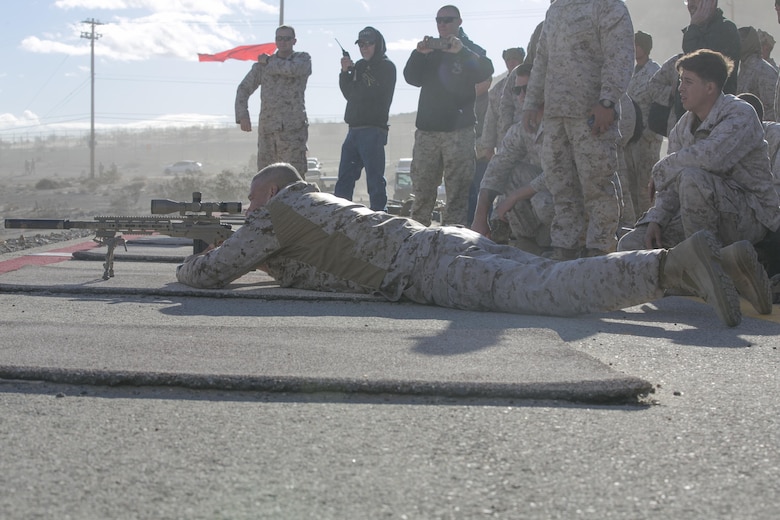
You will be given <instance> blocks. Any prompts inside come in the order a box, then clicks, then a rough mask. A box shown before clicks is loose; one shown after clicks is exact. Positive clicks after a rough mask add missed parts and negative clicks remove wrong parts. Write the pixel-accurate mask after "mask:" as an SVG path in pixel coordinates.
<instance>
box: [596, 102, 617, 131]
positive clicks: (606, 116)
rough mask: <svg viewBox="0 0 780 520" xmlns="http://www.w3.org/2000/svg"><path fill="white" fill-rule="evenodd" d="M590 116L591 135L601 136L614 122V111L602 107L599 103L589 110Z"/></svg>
mask: <svg viewBox="0 0 780 520" xmlns="http://www.w3.org/2000/svg"><path fill="white" fill-rule="evenodd" d="M590 115H592V116H593V125H591V128H590V133H591V134H593V135H601V134H603V133H604V132H606V131H607V130H609V127H610V126H612V123H614V122H615V109H614V108H606V107H603V106H601V105H600V104H599V103H596V105H595V106H594V107H593V108H592V109H591V110H590Z"/></svg>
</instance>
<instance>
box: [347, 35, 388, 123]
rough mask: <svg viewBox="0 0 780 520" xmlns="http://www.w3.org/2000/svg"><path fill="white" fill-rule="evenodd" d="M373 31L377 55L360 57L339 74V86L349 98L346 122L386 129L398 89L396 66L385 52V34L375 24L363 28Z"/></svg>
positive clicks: (375, 53)
mask: <svg viewBox="0 0 780 520" xmlns="http://www.w3.org/2000/svg"><path fill="white" fill-rule="evenodd" d="M366 31H370V32H372V33H373V34H374V38H373V39H374V41H375V42H376V43H375V47H374V55H373V56H372V57H371V59H370V60H365V59H361V60H359V61H358V62H357V63H355V67H354V68H353V69H351V70H347V71H343V72H341V74H339V88H341V93H342V94H343V95H344V98H345V99H346V100H347V108H346V109H345V111H344V121H345V122H346V123H347V124H348V125H349V126H350V128H353V127H360V126H375V127H379V128H384V129H385V130H387V129H388V128H389V127H388V124H387V121H388V117H389V113H390V104H391V103H392V102H393V93H394V92H395V78H396V72H395V65H394V64H393V62H392V61H390V60H389V59H388V58H387V55H386V54H385V53H386V52H387V47H386V45H385V39H384V37H383V36H382V33H380V32H379V31H377V30H376V29H374V28H373V27H366V28H365V29H363V30H362V31H360V33H361V35H362V34H364V33H365V32H366Z"/></svg>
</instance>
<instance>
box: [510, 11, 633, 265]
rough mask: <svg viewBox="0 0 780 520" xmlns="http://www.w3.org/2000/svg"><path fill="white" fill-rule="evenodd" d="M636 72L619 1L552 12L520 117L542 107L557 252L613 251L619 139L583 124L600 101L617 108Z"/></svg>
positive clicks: (610, 132)
mask: <svg viewBox="0 0 780 520" xmlns="http://www.w3.org/2000/svg"><path fill="white" fill-rule="evenodd" d="M633 65H634V28H633V25H632V23H631V17H630V15H629V13H628V9H627V8H626V5H625V4H624V3H623V2H622V1H621V0H556V1H555V2H553V3H552V4H551V5H550V8H549V10H548V11H547V17H546V18H545V21H544V26H543V28H542V34H541V38H540V39H539V45H538V47H537V49H536V58H535V60H534V69H533V73H532V74H531V78H530V83H529V84H528V94H527V95H526V98H525V105H524V109H539V108H540V107H542V106H544V125H545V126H544V129H545V130H544V132H545V136H544V145H543V153H542V163H543V164H544V168H545V175H546V180H547V187H548V188H549V189H550V192H551V193H552V195H553V200H554V203H555V218H554V219H553V223H552V228H551V231H550V233H551V237H552V245H553V246H554V247H556V248H565V249H568V250H579V249H581V247H582V246H583V245H585V246H586V247H587V248H588V249H594V250H599V251H612V250H614V248H615V245H616V238H615V234H616V232H617V228H618V220H619V215H620V208H619V201H618V198H617V193H616V188H615V185H614V183H613V176H614V174H615V172H616V171H617V140H618V136H619V132H618V129H617V124H613V125H612V126H611V127H610V129H609V130H608V131H606V132H604V133H602V134H601V135H598V136H594V135H593V134H592V133H591V128H590V126H589V125H588V123H587V119H588V116H589V113H590V111H591V109H592V108H593V107H594V106H596V105H597V103H598V102H599V100H608V101H611V102H612V103H614V104H615V105H617V103H618V101H619V99H620V97H621V96H622V95H623V94H624V93H625V91H626V88H627V87H628V82H629V81H630V80H631V74H632V71H633ZM583 242H584V244H583Z"/></svg>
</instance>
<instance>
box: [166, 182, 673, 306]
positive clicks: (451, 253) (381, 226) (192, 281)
mask: <svg viewBox="0 0 780 520" xmlns="http://www.w3.org/2000/svg"><path fill="white" fill-rule="evenodd" d="M661 258H662V250H654V251H635V252H629V253H621V254H615V255H610V256H605V257H599V258H585V259H580V260H575V261H571V262H555V261H553V260H548V259H544V258H541V257H538V256H535V255H532V254H529V253H525V252H523V251H521V250H519V249H516V248H514V247H510V246H502V245H497V244H495V243H494V242H492V241H491V240H489V239H487V238H485V237H483V236H482V235H480V234H479V233H476V232H474V231H471V230H468V229H464V228H457V227H448V226H444V227H433V228H428V227H425V226H423V225H422V224H420V223H418V222H415V221H413V220H410V219H407V218H403V217H395V216H393V215H390V214H387V213H384V212H374V211H371V210H369V209H368V208H366V207H364V206H362V205H360V204H354V203H352V202H349V201H347V200H344V199H340V198H338V197H335V196H333V195H330V194H325V193H319V191H318V190H317V187H316V186H314V185H311V184H306V183H305V182H298V183H295V184H292V185H291V186H288V187H286V188H283V189H281V190H280V191H279V193H277V194H276V195H275V196H274V197H272V198H271V200H270V201H269V202H268V203H267V205H266V206H265V207H264V208H260V209H258V210H256V211H254V212H252V213H251V214H249V215H247V223H246V224H245V225H244V226H242V227H241V228H240V229H239V230H238V231H237V232H236V233H234V234H233V235H232V236H231V237H230V238H228V239H227V240H226V241H225V242H224V243H223V244H222V245H221V246H220V247H218V248H216V249H214V250H212V251H210V252H208V253H206V254H205V255H202V256H194V257H191V258H190V259H188V261H186V262H185V263H184V264H183V265H181V266H180V267H179V268H178V270H177V273H176V276H177V279H178V280H179V282H181V283H184V284H187V285H190V286H193V287H199V288H219V287H224V286H226V285H227V284H229V283H230V282H231V281H233V280H235V279H237V278H239V277H240V276H242V275H243V274H246V273H247V272H249V271H251V270H252V269H254V268H255V267H256V266H263V269H264V270H267V272H268V273H269V274H270V275H271V276H273V277H274V278H275V279H276V280H277V281H278V282H279V284H280V285H281V286H282V287H296V288H301V289H310V290H320V291H340V292H354V293H378V294H381V295H382V296H384V297H385V298H387V299H388V300H391V301H397V300H400V299H401V298H402V297H405V298H407V299H409V300H411V301H413V302H417V303H422V304H434V305H440V306H443V307H450V308H457V309H468V310H479V311H501V312H513V313H522V314H546V315H553V316H568V315H573V314H578V313H587V312H601V311H608V310H616V309H620V308H623V307H628V306H632V305H638V304H640V303H644V302H647V301H652V300H655V299H658V298H660V297H662V295H663V290H662V289H661V288H660V279H659V278H660V275H659V272H660V262H661Z"/></svg>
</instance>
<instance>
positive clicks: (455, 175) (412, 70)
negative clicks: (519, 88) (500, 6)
mask: <svg viewBox="0 0 780 520" xmlns="http://www.w3.org/2000/svg"><path fill="white" fill-rule="evenodd" d="M462 22H463V20H461V18H460V11H459V10H458V8H457V7H455V6H452V5H446V6H444V7H442V8H441V9H439V11H438V13H437V14H436V26H437V28H438V31H439V38H430V37H427V36H426V37H425V38H424V39H423V40H422V41H420V42H419V43H418V44H417V49H415V50H414V51H412V55H411V56H410V57H409V61H407V62H406V67H405V68H404V78H405V79H406V82H407V83H409V84H410V85H414V86H415V87H421V88H420V99H419V102H418V105H417V121H416V126H417V131H416V132H415V134H414V151H413V152H412V172H411V173H412V190H413V192H414V197H415V198H414V203H413V204H412V211H411V216H412V218H413V219H415V220H417V221H418V222H420V223H422V224H425V225H429V224H430V223H431V212H432V211H433V207H434V205H435V204H436V194H437V188H438V186H439V184H441V181H442V177H443V178H444V187H445V188H446V190H447V206H446V208H445V212H444V219H443V223H445V224H462V225H465V224H466V221H467V212H468V197H469V186H470V185H471V180H472V178H473V177H474V168H475V162H476V152H475V145H476V137H475V125H476V121H477V119H476V116H475V114H474V101H475V99H476V91H475V88H474V87H475V85H476V84H477V83H481V82H483V81H485V80H486V79H488V78H489V77H491V76H492V74H493V63H492V62H491V61H490V60H489V59H488V58H487V57H486V56H485V51H484V49H482V48H481V47H479V46H478V45H476V44H474V43H473V42H471V41H470V40H469V39H468V37H467V36H466V34H465V33H464V32H463V30H462V29H461V27H460V25H461V23H462Z"/></svg>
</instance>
